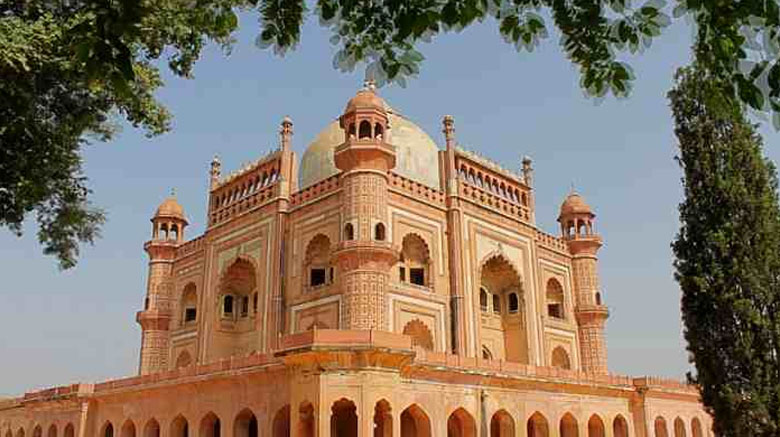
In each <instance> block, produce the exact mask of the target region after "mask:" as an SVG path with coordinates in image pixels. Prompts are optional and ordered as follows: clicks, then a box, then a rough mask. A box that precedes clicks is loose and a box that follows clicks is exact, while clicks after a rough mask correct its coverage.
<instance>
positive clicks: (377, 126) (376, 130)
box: [374, 123, 384, 140]
mask: <svg viewBox="0 0 780 437" xmlns="http://www.w3.org/2000/svg"><path fill="white" fill-rule="evenodd" d="M383 133H384V131H383V129H382V125H381V124H379V123H376V124H375V125H374V138H376V139H379V140H381V139H382V134H383Z"/></svg>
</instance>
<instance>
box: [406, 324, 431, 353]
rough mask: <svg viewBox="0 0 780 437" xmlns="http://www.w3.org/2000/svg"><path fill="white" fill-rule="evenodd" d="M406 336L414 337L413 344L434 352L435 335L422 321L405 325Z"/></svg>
mask: <svg viewBox="0 0 780 437" xmlns="http://www.w3.org/2000/svg"><path fill="white" fill-rule="evenodd" d="M403 333H404V335H408V336H410V337H412V344H413V345H415V346H420V347H422V348H423V349H426V350H433V334H431V330H430V329H428V326H427V325H426V324H425V323H424V322H422V321H421V320H420V319H414V320H410V321H409V322H407V323H406V325H404V329H403Z"/></svg>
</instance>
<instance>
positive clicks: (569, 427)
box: [558, 413, 580, 437]
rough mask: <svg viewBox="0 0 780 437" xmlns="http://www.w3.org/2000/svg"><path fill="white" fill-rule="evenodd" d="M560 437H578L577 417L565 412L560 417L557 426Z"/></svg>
mask: <svg viewBox="0 0 780 437" xmlns="http://www.w3.org/2000/svg"><path fill="white" fill-rule="evenodd" d="M558 430H559V432H560V434H561V437H578V436H579V435H580V430H579V426H578V425H577V419H575V418H574V416H573V415H572V414H571V413H566V414H564V415H563V417H561V423H560V425H559V427H558Z"/></svg>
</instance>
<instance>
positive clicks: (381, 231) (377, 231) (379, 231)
mask: <svg viewBox="0 0 780 437" xmlns="http://www.w3.org/2000/svg"><path fill="white" fill-rule="evenodd" d="M374 239H375V240H376V241H385V225H384V223H377V224H376V226H374Z"/></svg>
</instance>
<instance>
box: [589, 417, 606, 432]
mask: <svg viewBox="0 0 780 437" xmlns="http://www.w3.org/2000/svg"><path fill="white" fill-rule="evenodd" d="M605 435H606V433H605V431H604V421H603V420H601V417H599V416H598V415H597V414H594V415H592V416H590V419H588V437H605Z"/></svg>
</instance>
